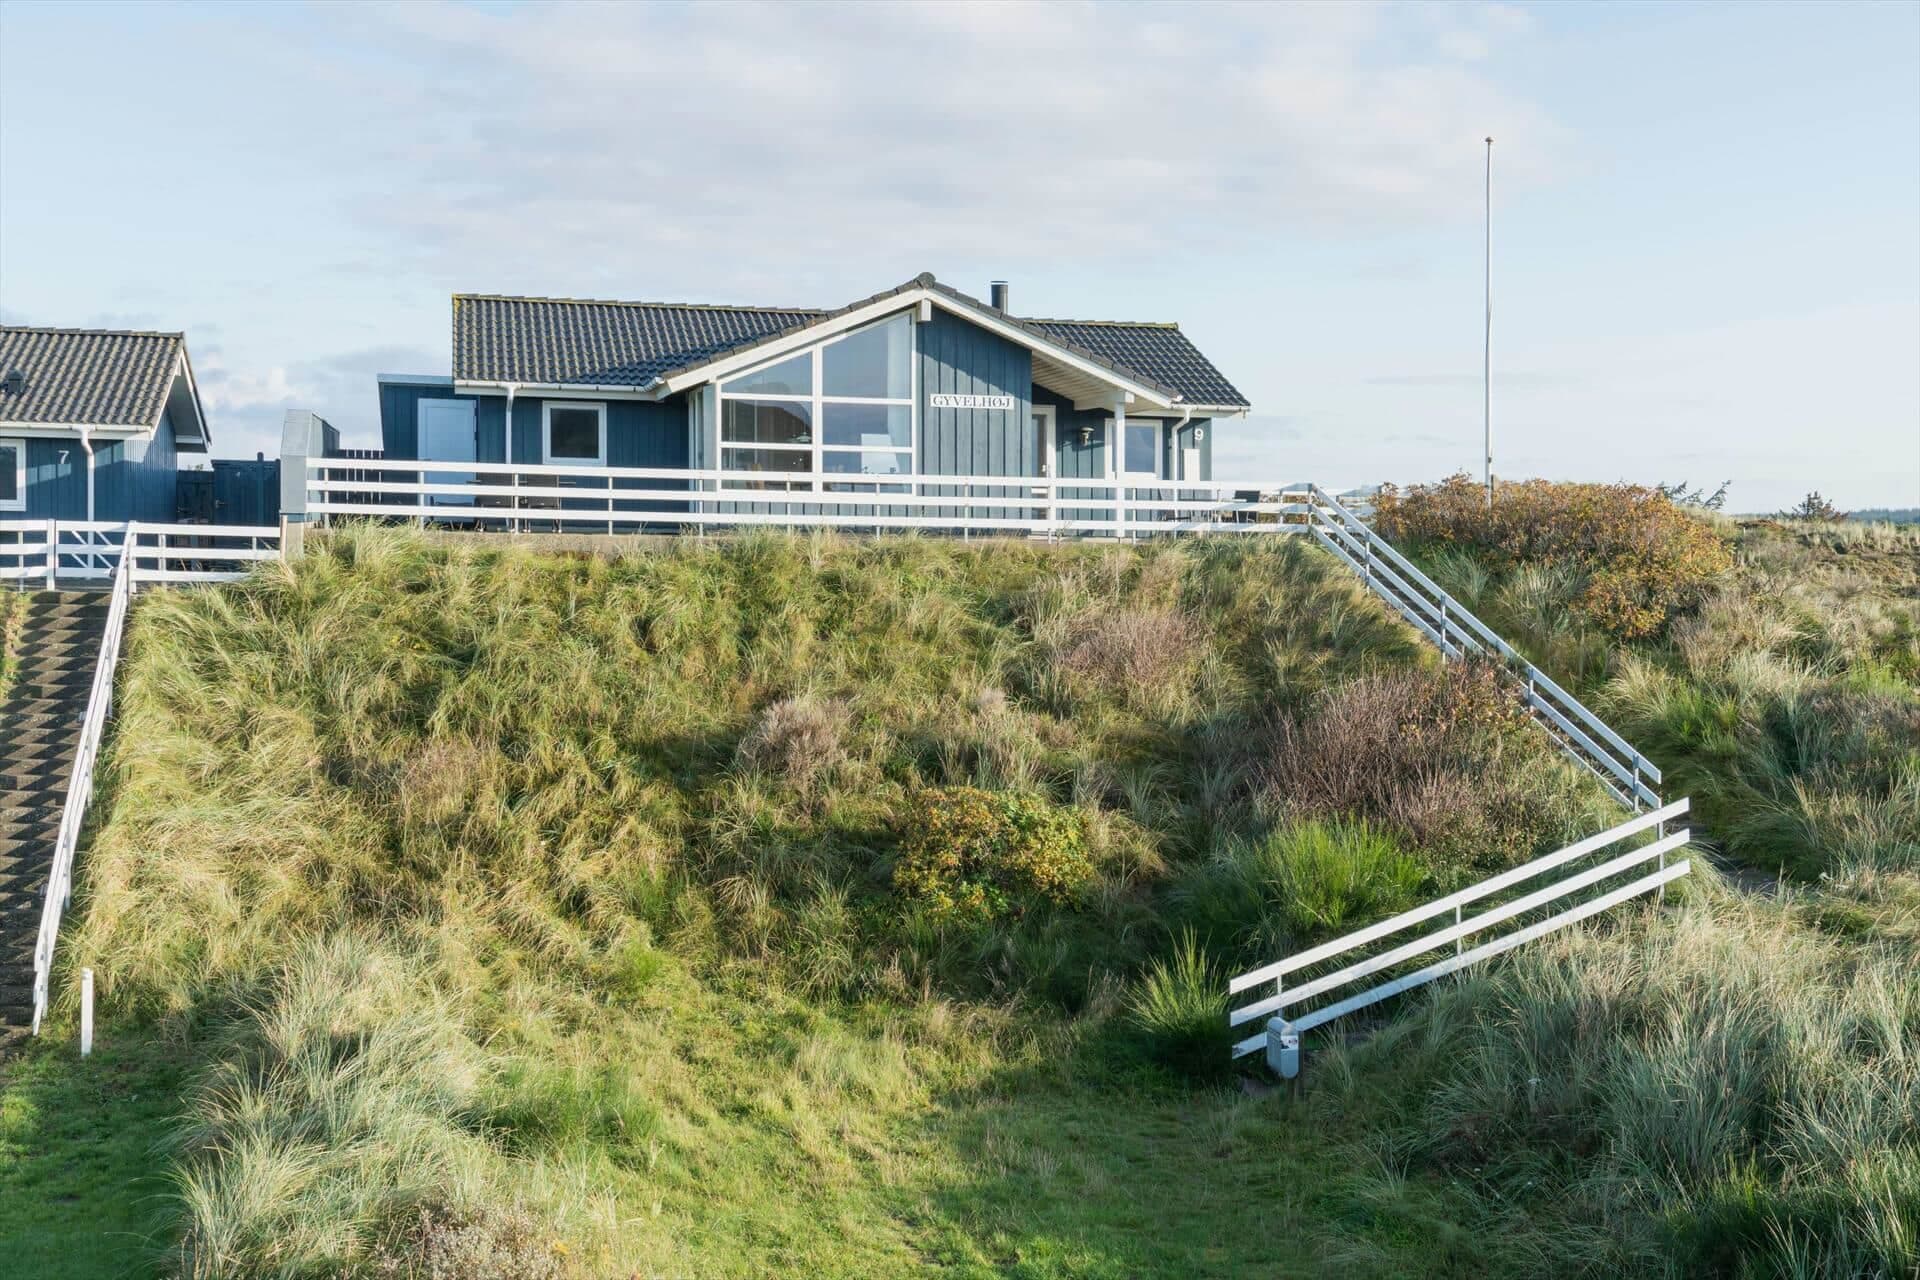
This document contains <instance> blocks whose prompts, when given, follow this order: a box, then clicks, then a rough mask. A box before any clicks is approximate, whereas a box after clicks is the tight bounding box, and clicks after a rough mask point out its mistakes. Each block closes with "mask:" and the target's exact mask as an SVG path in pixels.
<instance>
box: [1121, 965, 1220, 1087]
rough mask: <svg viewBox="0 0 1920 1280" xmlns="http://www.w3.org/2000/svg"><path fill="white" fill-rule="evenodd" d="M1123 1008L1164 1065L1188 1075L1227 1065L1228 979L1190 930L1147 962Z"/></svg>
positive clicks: (1215, 1070) (1213, 1072)
mask: <svg viewBox="0 0 1920 1280" xmlns="http://www.w3.org/2000/svg"><path fill="white" fill-rule="evenodd" d="M1127 1014H1128V1018H1129V1019H1130V1021H1131V1022H1132V1023H1133V1025H1134V1027H1135V1028H1136V1029H1137V1030H1138V1031H1139V1032H1140V1033H1141V1034H1142V1035H1143V1036H1144V1037H1145V1039H1146V1041H1147V1045H1148V1049H1149V1052H1150V1053H1151V1054H1152V1056H1153V1057H1154V1058H1155V1059H1156V1060H1157V1061H1159V1062H1161V1063H1163V1064H1164V1065H1166V1066H1169V1067H1172V1068H1174V1069H1176V1070H1178V1071H1180V1072H1182V1073H1184V1074H1186V1075H1192V1076H1213V1075H1219V1074H1221V1073H1222V1072H1223V1071H1224V1070H1225V1069H1226V1067H1227V1066H1228V1063H1229V1057H1228V1048H1229V1041H1230V1039H1231V1037H1230V1036H1229V1035H1228V1028H1227V983H1226V979H1225V977H1223V976H1222V975H1221V974H1220V973H1219V972H1217V971H1216V969H1215V967H1214V965H1213V963H1212V962H1211V961H1210V960H1209V959H1208V958H1207V954H1206V951H1205V950H1204V949H1203V948H1202V947H1201V946H1200V942H1199V940H1198V939H1197V938H1196V937H1195V936H1194V935H1193V933H1192V931H1191V930H1189V931H1187V932H1185V933H1183V934H1181V936H1180V940H1179V942H1178V943H1177V944H1176V945H1175V946H1174V948H1173V950H1172V951H1171V952H1170V953H1168V954H1167V955H1165V956H1162V957H1160V958H1158V959H1155V960H1154V961H1153V962H1152V963H1151V964H1149V965H1148V966H1147V970H1146V972H1145V973H1144V974H1143V975H1141V978H1140V981H1139V983H1138V984H1137V985H1136V986H1135V987H1134V989H1133V991H1132V993H1131V994H1130V995H1129V996H1128V998H1127Z"/></svg>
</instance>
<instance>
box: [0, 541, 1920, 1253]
mask: <svg viewBox="0 0 1920 1280" xmlns="http://www.w3.org/2000/svg"><path fill="white" fill-rule="evenodd" d="M125 681H126V682H125V686H124V690H123V694H122V713H121V719H120V721H119V722H118V724H117V726H116V732H115V742H114V748H113V756H112V762H111V763H112V767H111V769H110V770H109V775H110V778H111V780H112V787H111V791H110V793H109V794H107V795H105V796H103V797H102V810H101V811H102V812H103V813H104V814H105V815H106V817H105V821H104V824H103V826H102V828H101V829H100V831H99V832H98V833H97V836H96V838H95V841H94V845H93V848H92V850H91V852H90V854H89V857H88V859H87V862H86V866H85V870H84V881H85V883H84V887H83V891H82V897H81V898H80V899H79V900H77V902H76V910H77V912H78V913H79V914H78V915H77V917H76V928H75V929H74V931H73V932H72V933H71V934H70V935H69V940H68V941H67V942H66V943H65V944H64V946H65V954H64V955H63V961H62V963H63V966H65V967H66V969H67V970H68V971H71V970H72V968H73V967H75V966H77V965H79V964H88V965H91V966H92V967H94V968H95V969H96V970H97V971H98V973H99V975H100V983H101V991H102V1017H103V1024H102V1032H101V1038H102V1041H103V1044H104V1045H105V1048H104V1050H103V1052H102V1053H101V1054H99V1055H96V1057H95V1058H94V1059H92V1060H90V1061H89V1062H88V1063H87V1064H85V1065H80V1064H76V1063H75V1062H74V1061H73V1060H72V1059H71V1057H70V1050H67V1049H66V1047H65V1045H64V1044H62V1039H61V1038H62V1037H65V1036H69V1035H70V1022H68V1023H64V1024H62V1025H60V1026H57V1027H56V1028H55V1031H54V1035H53V1036H52V1037H50V1038H49V1039H48V1040H47V1041H45V1042H43V1044H42V1045H41V1046H39V1048H38V1050H37V1052H36V1053H34V1054H33V1055H31V1056H29V1057H28V1058H26V1059H25V1060H24V1061H22V1062H19V1063H16V1064H14V1065H13V1066H11V1067H10V1068H8V1077H7V1080H6V1086H5V1095H4V1098H3V1099H0V1188H4V1189H5V1191H6V1195H7V1200H8V1203H9V1205H10V1206H19V1207H18V1209H17V1210H15V1211H14V1212H13V1213H11V1214H10V1216H9V1221H8V1223H7V1225H6V1226H5V1227H4V1228H0V1229H4V1230H8V1231H11V1232H13V1233H14V1235H13V1236H12V1237H10V1238H9V1240H8V1241H7V1242H6V1244H7V1248H8V1249H9V1250H10V1252H9V1254H8V1256H10V1257H15V1258H21V1259H24V1260H26V1261H27V1262H28V1264H29V1266H30V1272H29V1273H30V1274H33V1273H40V1274H48V1275H61V1274H72V1275H81V1274H94V1273H97V1272H98V1271H100V1270H103V1269H109V1268H113V1269H124V1268H126V1267H127V1266H129V1265H130V1264H131V1265H133V1266H134V1268H135V1270H136V1272H149V1271H150V1272H153V1273H156V1274H158V1273H178V1274H186V1275H199V1276H216V1275H222V1276H224V1275H288V1276H295V1275H299V1276H305V1275H332V1274H341V1273H346V1274H367V1275H396V1274H397V1275H413V1274H419V1275H427V1274H435V1275H465V1274H497V1275H503V1276H545V1275H582V1276H602V1275H617V1276H625V1275H630V1274H640V1275H753V1274H764V1273H766V1272H768V1271H780V1272H806V1273H808V1274H823V1275H883V1274H904V1273H906V1272H907V1271H909V1270H916V1269H919V1268H921V1267H924V1266H926V1265H928V1264H939V1265H943V1266H946V1267H947V1268H949V1269H951V1270H953V1271H955V1272H956V1273H959V1274H1017V1275H1031V1276H1051V1275H1060V1276H1065V1275H1076V1276H1078V1275H1114V1276H1121V1275H1142V1274H1169V1275H1171V1274H1180V1275H1223V1276H1224V1275H1237V1274H1246V1273H1249V1272H1252V1273H1256V1274H1274V1275H1287V1274H1299V1275H1313V1274H1327V1273H1329V1272H1337V1273H1341V1274H1378V1275H1409V1274H1435V1275H1441V1274H1455V1275H1486V1274H1511V1275H1537V1274H1546V1273H1550V1272H1557V1271H1563V1270H1566V1269H1569V1268H1571V1269H1574V1270H1579V1271H1585V1272H1587V1273H1590V1274H1596V1275H1600V1274H1619V1273H1621V1272H1622V1271H1632V1272H1645V1273H1654V1274H1658V1273H1661V1272H1663V1271H1665V1272H1671V1273H1674V1274H1681V1273H1692V1274H1701V1273H1714V1272H1718V1273H1721V1274H1727V1275H1735V1274H1769V1273H1771V1271H1772V1270H1773V1269H1774V1268H1775V1267H1776V1266H1779V1265H1784V1262H1783V1260H1791V1259H1794V1258H1805V1259H1807V1260H1808V1270H1809V1273H1812V1274H1875V1269H1876V1268H1878V1269H1879V1270H1880V1272H1881V1273H1884V1274H1889V1275H1891V1274H1896V1273H1897V1272H1896V1270H1895V1269H1896V1268H1898V1267H1900V1266H1902V1265H1904V1262H1910V1261H1911V1260H1912V1259H1913V1257H1914V1226H1915V1223H1916V1220H1920V1213H1917V1212H1916V1209H1915V1192H1916V1188H1920V1158H1917V1157H1916V1154H1915V1153H1916V1140H1915V1115H1914V1102H1913V1097H1914V1094H1915V1093H1916V1092H1920V1079H1916V1077H1915V1075H1914V1064H1916V1063H1920V1010H1917V1009H1916V1004H1917V1003H1920V998H1917V997H1916V996H1915V995H1914V993H1915V992H1920V971H1917V970H1916V967H1915V961H1914V958H1913V951H1914V948H1913V941H1914V938H1913V932H1912V930H1913V918H1914V917H1913V905H1914V902H1915V900H1916V896H1915V895H1913V894H1912V892H1911V884H1910V880H1907V879H1903V878H1902V876H1903V874H1904V873H1901V872H1898V871H1893V872H1890V873H1888V874H1886V875H1882V876H1880V877H1879V878H1878V879H1877V880H1876V881H1875V883H1874V884H1873V886H1871V887H1870V888H1859V887H1855V888H1850V889H1840V888H1836V889H1834V890H1833V891H1832V892H1831V893H1830V894H1826V895H1819V896H1812V897H1807V898H1800V899H1793V898H1790V899H1788V900H1784V901H1781V902H1775V903H1755V902H1746V901H1741V900H1738V899H1735V898H1732V897H1729V896H1727V895H1725V894H1724V893H1722V892H1721V891H1719V890H1717V889H1715V888H1714V886H1713V885H1712V884H1711V883H1703V884H1702V885H1700V886H1699V887H1698V888H1697V889H1696V890H1695V891H1694V892H1693V893H1691V894H1690V895H1688V897H1687V899H1686V900H1685V901H1682V900H1681V899H1680V898H1678V897H1676V899H1675V901H1674V904H1673V906H1672V908H1671V909H1670V910H1669V911H1668V912H1666V913H1664V914H1662V913H1658V912H1654V911H1651V910H1649V911H1646V912H1644V913H1630V914H1629V915H1627V916H1625V917H1623V918H1622V920H1621V921H1620V922H1619V923H1618V924H1617V925H1615V926H1612V927H1608V928H1603V929H1599V930H1595V931H1591V932H1583V933H1580V934H1577V935H1575V936H1574V937H1571V938H1568V939H1565V940H1563V941H1561V942H1558V943H1555V944H1553V945H1550V946H1545V947H1541V948H1539V949H1537V950H1535V951H1533V952H1532V953H1531V954H1529V955H1527V956H1523V957H1520V958H1517V959H1516V960H1515V962H1514V963H1513V964H1511V965H1504V966H1500V967H1499V968H1498V969H1496V970H1495V971H1492V972H1489V973H1486V974H1483V975H1479V976H1477V977H1475V978H1473V979H1470V980H1467V981H1463V982H1460V983H1458V984H1456V985H1453V986H1450V987H1449V988H1447V989H1446V990H1445V991H1442V992H1438V993H1436V994H1435V996H1434V998H1433V999H1432V1000H1430V1001H1428V1002H1426V1003H1424V1004H1422V1005H1420V1006H1419V1007H1417V1008H1413V1009H1410V1010H1409V1011H1408V1016H1406V1017H1404V1018H1402V1019H1401V1020H1400V1021H1399V1022H1398V1023H1397V1024H1395V1025H1394V1026H1393V1027H1392V1028H1391V1029H1389V1030H1387V1031H1386V1032H1385V1033H1384V1034H1381V1035H1379V1036H1376V1037H1375V1038H1374V1039H1373V1040H1371V1041H1370V1042H1368V1043H1366V1044H1363V1045H1358V1046H1356V1047H1352V1048H1347V1047H1343V1046H1341V1045H1338V1044H1332V1043H1329V1044H1327V1045H1324V1046H1322V1047H1321V1048H1320V1049H1318V1050H1317V1051H1316V1066H1315V1080H1316V1086H1315V1089H1314V1090H1313V1091H1312V1092H1311V1093H1310V1094H1309V1095H1308V1096H1306V1097H1305V1098H1301V1099H1294V1098H1289V1097H1287V1096H1286V1095H1285V1094H1284V1093H1281V1092H1271V1093H1269V1092H1267V1091H1266V1090H1265V1088H1264V1087H1254V1086H1252V1085H1250V1084H1245V1083H1243V1082H1240V1081H1237V1080H1235V1079H1234V1078H1232V1077H1223V1076H1222V1074H1221V1072H1220V1064H1221V1063H1222V1062H1223V1057H1222V1052H1221V1046H1222V1043H1223V1040H1224V1035H1223V1030H1224V1029H1223V1028H1222V1027H1221V1026H1220V1009H1221V1007H1222V1005H1221V1000H1220V997H1219V991H1218V985H1219V979H1220V977H1221V975H1223V974H1224V973H1225V972H1228V971H1230V970H1231V968H1233V967H1235V966H1237V965H1238V964H1240V963H1242V962H1245V961H1247V960H1248V959H1250V958H1253V959H1259V958H1266V957H1268V956H1270V955H1271V954H1273V953H1274V951H1275V950H1276V949H1278V948H1281V947H1284V946H1286V945H1289V944H1292V943H1297V942H1298V941H1300V940H1303V939H1307V938H1311V937H1314V936H1317V935H1320V934H1324V933H1326V932H1329V931H1333V930H1337V929H1340V928H1343V927H1350V925H1351V924H1352V923H1355V922H1357V921H1359V920H1361V919H1365V918H1370V917H1372V916H1377V915H1379V914H1383V913H1384V912H1386V911H1390V910H1392V909H1394V908H1395V907H1396V906H1399V905H1403V904H1405V903H1407V902H1409V901H1412V900H1416V899H1417V898H1419V897H1422V896H1426V895H1429V894H1432V893H1434V892H1438V891H1441V890H1443V889H1444V888H1446V887H1447V886H1449V885H1451V884H1454V883H1458V882H1460V881H1461V880H1463V879H1466V878H1475V877H1478V876H1479V875H1482V874H1484V873H1485V871H1486V870H1487V869H1488V868H1490V867H1492V866H1497V865H1502V864H1505V863H1510V862H1513V861H1517V860H1520V859H1523V858H1525V857H1527V856H1529V855H1531V854H1532V853H1533V852H1535V851H1537V850H1539V849H1542V848H1545V847H1549V846H1552V845H1555V844H1557V843H1559V842H1561V841H1563V840H1564V839H1566V838H1567V837H1568V836H1570V835H1572V834H1575V833H1585V832H1586V831H1590V830H1593V829H1594V828H1595V827H1596V826H1597V825H1600V824H1603V823H1604V822H1605V821H1606V820H1607V812H1608V810H1607V808H1606V805H1605V802H1604V800H1603V799H1602V798H1601V797H1599V796H1598V795H1596V794H1595V792H1594V790H1593V788H1592V787H1591V784H1588V783H1585V782H1583V781H1582V780H1581V779H1580V778H1578V777H1577V776H1575V775H1574V774H1573V772H1572V771H1571V770H1570V769H1569V768H1567V767H1566V766H1564V765H1563V764H1562V763H1561V762H1560V761H1559V760H1558V759H1557V757H1555V756H1554V755H1553V754H1552V753H1551V752H1550V751H1549V750H1547V749H1546V748H1545V746H1544V744H1543V742H1542V740H1541V739H1540V737H1539V735H1538V734H1537V732H1535V731H1534V730H1533V729H1532V728H1531V726H1529V725H1527V724H1526V723H1525V722H1524V721H1523V720H1522V719H1520V718H1519V717H1517V715H1516V713H1515V712H1514V710H1513V708H1512V706H1511V704H1510V703H1509V702H1508V701H1507V700H1505V699H1504V698H1503V697H1502V696H1501V695H1500V693H1499V692H1498V687H1497V684H1496V683H1495V682H1493V681H1492V679H1491V677H1490V675H1488V674H1487V673H1485V672H1478V671H1475V670H1473V669H1470V668H1469V669H1452V670H1443V669H1441V668H1440V667H1439V666H1438V664H1437V663H1435V662H1434V661H1433V659H1432V658H1431V657H1430V655H1428V654H1426V653H1425V652H1423V651H1422V650H1421V649H1419V648H1418V647H1417V646H1416V645H1415V643H1414V641H1413V639H1412V637H1411V635H1410V633H1408V632H1407V631H1406V630H1405V629H1404V628H1402V627H1400V626H1399V625H1397V624H1395V623H1392V622H1390V621H1389V620H1388V619H1387V618H1386V617H1385V616H1384V615H1383V613H1382V611H1381V610H1380V608H1379V607H1378V606H1377V605H1376V604H1375V603H1374V602H1372V601H1371V600H1370V599H1368V598H1367V597H1365V596H1364V594H1362V593H1361V591H1360V590H1359V588H1358V586H1357V585H1356V584H1355V583H1353V582H1352V581H1351V580H1350V579H1349V578H1348V577H1347V576H1346V575H1345V573H1344V571H1343V570H1341V569H1340V568H1339V567H1338V566H1337V565H1334V564H1333V563H1332V562H1331V561H1330V560H1329V559H1328V558H1327V557H1324V556H1322V555H1320V554H1319V553H1318V552H1316V551H1315V550H1313V549H1312V548H1311V547H1308V546H1305V545H1298V544H1285V545H1273V544H1270V543H1269V544H1265V545H1255V544H1247V543H1242V542H1239V541H1237V540H1236V541H1227V540H1222V541H1221V542H1218V543H1213V544H1206V543H1200V544H1187V545H1182V546H1172V547H1147V548H1141V549H1131V548H1107V549H1101V548H1092V547H1058V548H1046V547H1038V546H1031V545H1026V544H1013V545H1009V544H997V543H976V544H972V545H956V544H952V543H946V542H932V541H915V540H881V541H869V542H852V541H841V540H835V539H830V538H787V537H761V538H747V539H741V540H737V541H732V540H713V541H710V542H708V543H706V544H704V545H697V544H694V543H685V544H678V545H676V546H675V547H673V548H671V549H670V550H667V551H662V552H657V553H648V554H640V555H634V556H629V557H623V558H618V559H611V560H608V559H588V558H561V557H544V556H539V555H534V554H531V553H528V552H526V551H521V550H502V549H499V548H493V547H475V546H472V545H462V544H449V543H442V542H436V541H434V540H433V539H431V538H430V537H424V536H422V535H418V534H413V533H408V532H404V531H398V532H395V531H389V532H383V533H378V534H373V533H346V534H339V535H335V536H334V537H332V538H330V539H328V540H326V541H325V542H324V543H322V544H321V545H319V546H317V547H315V548H314V549H313V550H312V551H311V553H310V554H309V555H308V556H307V557H306V558H305V559H304V560H303V561H301V562H299V563H298V564H297V565H295V566H291V567H287V568H280V567H275V568H273V569H271V570H269V571H265V572H263V574H262V575H261V576H260V577H259V578H257V579H255V580H254V581H252V582H249V583H247V584H245V585H243V586H240V587H236V588H233V589H229V590H223V591H220V592H193V593H155V594H153V595H151V596H148V597H144V598H143V599H142V601H141V604H140V606H139V609H138V610H137V612H136V619H135V626H134V632H133V636H132V642H131V647H130V653H129V666H128V668H127V671H126V677H125ZM929 832H933V833H937V834H938V839H930V838H928V837H927V833H929ZM951 849H967V850H972V851H973V852H972V853H970V854H969V855H968V856H967V857H966V858H956V859H951V860H948V859H944V858H943V857H942V856H941V854H942V851H944V850H951ZM1903 895H1904V896H1903ZM1183 960H1184V961H1185V963H1182V961H1183ZM72 986H73V984H72V982H71V980H70V979H69V980H65V981H63V982H62V983H61V984H60V987H61V990H62V991H63V992H67V993H70V992H71V989H72ZM70 1016H71V1009H70V1007H69V1008H66V1009H64V1010H63V1011H62V1017H65V1018H70ZM1729 1064H1737V1065H1738V1067H1739V1070H1740V1071H1742V1072H1749V1073H1751V1074H1750V1075H1737V1076H1733V1077H1730V1076H1728V1074H1727V1072H1728V1070H1729ZM1728 1079H1738V1080H1740V1081H1741V1082H1742V1083H1740V1085H1739V1087H1738V1088H1737V1089H1735V1090H1734V1091H1733V1092H1732V1093H1731V1094H1727V1095H1724V1096H1727V1097H1730V1098H1731V1099H1732V1101H1730V1102H1725V1103H1721V1104H1713V1103H1710V1102H1709V1101H1707V1092H1706V1091H1707V1087H1708V1085H1709V1084H1710V1083H1714V1082H1725V1081H1726V1080H1728ZM1749 1081H1750V1084H1749ZM1761 1096H1764V1097H1765V1098H1768V1099H1771V1100H1773V1101H1769V1102H1768V1103H1766V1104H1765V1105H1754V1104H1753V1103H1752V1099H1753V1098H1755V1097H1761ZM156 1098H158V1099H160V1101H156ZM76 1203H77V1204H79V1205H81V1206H84V1212H75V1210H74V1208H73V1207H72V1206H73V1205H74V1204H76ZM1903 1233H1904V1234H1903ZM1903 1251H1904V1252H1903Z"/></svg>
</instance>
